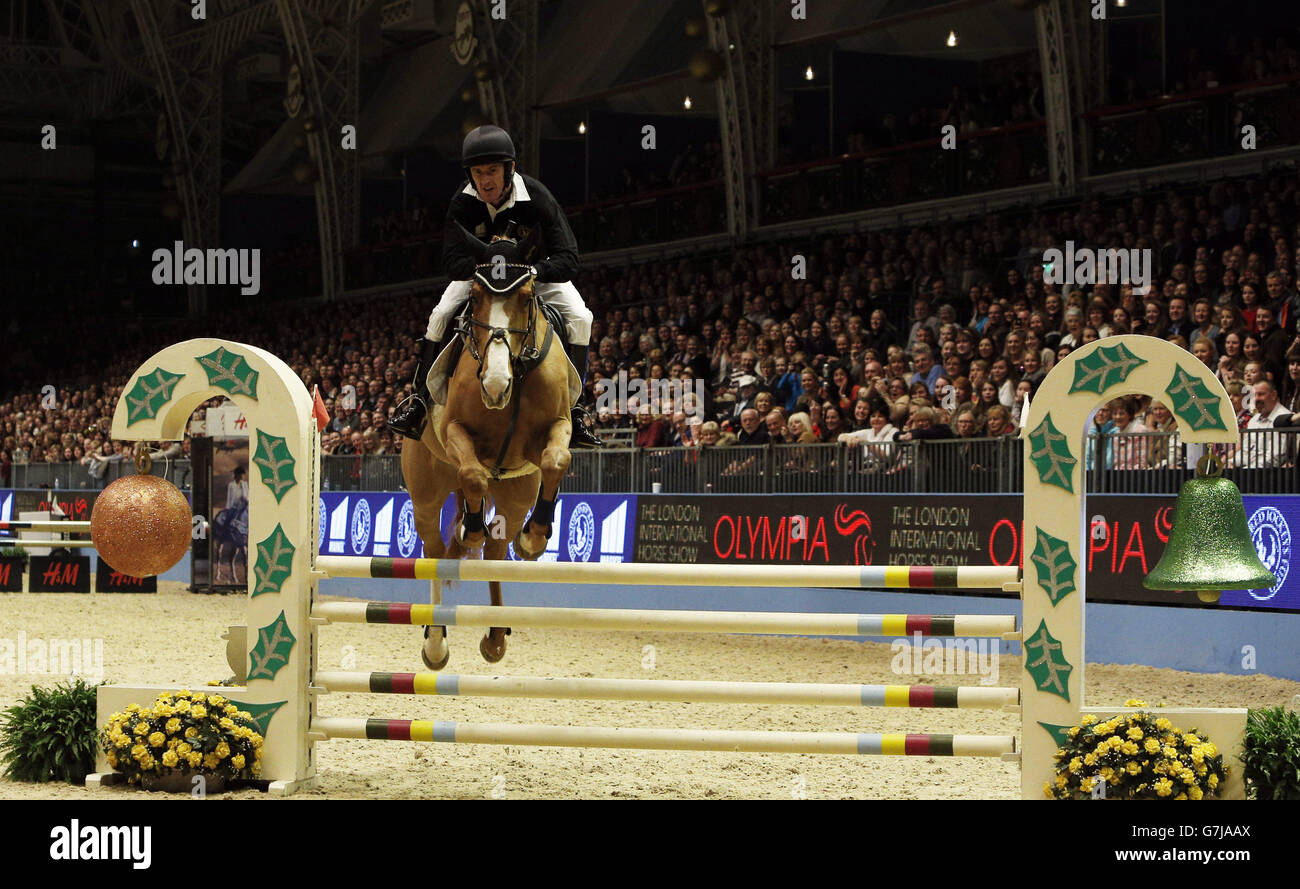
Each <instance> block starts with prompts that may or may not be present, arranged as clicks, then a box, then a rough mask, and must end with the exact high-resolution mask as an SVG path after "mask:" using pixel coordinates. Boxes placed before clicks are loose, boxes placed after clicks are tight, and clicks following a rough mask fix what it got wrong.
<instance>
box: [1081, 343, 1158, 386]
mask: <svg viewBox="0 0 1300 889" xmlns="http://www.w3.org/2000/svg"><path fill="white" fill-rule="evenodd" d="M1144 364H1146V360H1145V359H1143V358H1139V357H1137V356H1136V355H1134V354H1133V353H1132V352H1130V351H1129V350H1128V347H1127V346H1125V345H1124V344H1123V343H1120V344H1119V345H1117V346H1101V347H1100V348H1098V349H1096V350H1094V351H1093V352H1092V353H1091V354H1089V355H1088V357H1086V358H1081V359H1079V360H1078V361H1077V362H1075V365H1074V383H1073V384H1072V385H1071V386H1070V394H1071V395H1073V394H1074V393H1075V392H1096V393H1097V394H1098V395H1100V394H1101V393H1103V392H1105V391H1106V390H1107V389H1109V388H1110V387H1111V386H1114V385H1115V384H1116V383H1122V382H1124V381H1125V380H1126V379H1128V376H1129V374H1131V373H1133V371H1135V370H1137V369H1138V368H1139V367H1141V366H1142V365H1144Z"/></svg>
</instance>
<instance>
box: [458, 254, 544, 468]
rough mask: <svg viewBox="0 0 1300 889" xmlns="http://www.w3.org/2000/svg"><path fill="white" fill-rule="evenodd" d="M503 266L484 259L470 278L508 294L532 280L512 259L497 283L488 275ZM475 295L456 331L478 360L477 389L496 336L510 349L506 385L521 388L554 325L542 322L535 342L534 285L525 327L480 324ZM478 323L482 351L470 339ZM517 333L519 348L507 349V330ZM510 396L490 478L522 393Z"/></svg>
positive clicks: (506, 443)
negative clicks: (542, 334) (510, 274)
mask: <svg viewBox="0 0 1300 889" xmlns="http://www.w3.org/2000/svg"><path fill="white" fill-rule="evenodd" d="M502 267H503V264H501V263H495V264H493V263H484V264H480V265H476V266H475V267H474V278H475V280H477V281H478V282H479V283H480V284H481V285H482V286H483V288H484V289H485V290H486V291H487V292H488V293H491V294H496V295H498V296H500V295H504V294H508V293H511V292H513V291H514V290H517V289H518V288H519V287H520V286H522V284H523V283H524V282H525V281H527V280H532V278H533V275H534V270H533V267H532V266H528V265H518V264H515V263H506V264H504V268H506V269H514V270H516V271H517V272H518V274H516V275H515V277H514V278H513V279H506V280H509V283H507V284H502V283H500V282H501V281H502V280H503V279H501V278H494V277H492V276H491V272H492V271H499V270H500V269H501V268H502ZM474 299H475V296H474V295H473V293H472V292H471V295H470V303H469V309H467V310H466V311H465V312H464V313H463V314H462V315H461V317H460V320H459V322H458V324H457V326H456V332H457V333H458V334H459V335H460V337H461V338H462V339H463V340H464V342H465V348H466V349H468V350H469V354H470V357H472V358H473V359H474V360H475V362H477V363H478V370H477V371H476V374H477V376H478V385H479V389H480V390H482V391H483V394H484V395H486V394H487V389H486V387H484V385H483V361H484V358H485V357H486V356H487V351H488V348H489V347H490V346H491V345H492V343H493V342H495V341H496V340H501V342H503V343H504V344H505V347H506V350H507V351H509V352H510V385H511V387H512V388H518V389H522V388H523V385H524V380H525V379H526V378H527V376H528V374H529V372H531V371H532V369H533V368H535V367H537V366H538V365H539V364H541V363H542V359H544V358H545V357H546V353H547V352H549V351H550V349H551V341H552V340H554V339H555V328H554V327H552V326H551V325H549V324H548V325H547V326H546V339H545V340H543V342H542V345H541V348H538V346H537V316H538V313H539V308H540V304H539V302H538V298H537V291H536V289H534V290H533V293H532V295H531V297H530V298H529V300H528V327H527V328H524V329H522V330H521V329H520V328H517V327H493V326H492V325H491V324H484V323H483V322H482V321H480V320H478V319H477V318H475V317H474V311H473V303H474ZM475 327H481V328H483V329H484V330H486V331H487V332H488V335H487V340H486V341H485V342H484V344H483V350H482V352H480V351H479V348H478V343H477V342H475V339H474V328H475ZM512 333H517V334H520V335H521V336H522V337H523V339H521V340H520V342H519V351H518V352H515V351H513V350H511V349H510V334H512ZM509 397H510V400H511V401H512V402H513V404H512V407H511V409H510V425H509V426H507V427H506V435H505V439H504V440H503V441H502V442H501V450H500V451H499V452H498V453H497V459H496V463H495V465H493V467H492V469H491V470H490V472H491V475H492V478H494V479H497V480H499V479H500V478H501V468H502V464H503V462H504V461H505V458H506V450H507V449H508V448H509V447H510V440H511V439H512V438H514V434H515V424H516V423H517V422H518V420H519V407H520V405H521V404H522V402H523V396H522V395H517V394H516V393H515V392H513V391H512V392H510V396H509Z"/></svg>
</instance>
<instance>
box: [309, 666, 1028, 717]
mask: <svg viewBox="0 0 1300 889" xmlns="http://www.w3.org/2000/svg"><path fill="white" fill-rule="evenodd" d="M314 687H316V688H318V689H319V690H320V691H321V692H326V693H333V692H357V693H362V694H414V695H445V696H461V697H498V698H541V699H547V700H581V701H660V702H674V703H688V704H791V705H798V706H813V707H910V708H929V707H934V708H943V709H957V710H977V709H985V710H997V709H1001V708H1003V707H1012V706H1015V705H1016V704H1017V703H1019V701H1020V691H1019V689H1015V688H995V687H989V686H971V685H967V686H935V685H852V684H848V683H816V682H710V681H702V680H677V679H586V678H583V679H555V678H549V677H529V676H461V675H456V674H452V673H364V672H339V671H321V672H318V673H317V674H316V679H315V682H314Z"/></svg>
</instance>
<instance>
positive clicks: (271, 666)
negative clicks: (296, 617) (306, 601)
mask: <svg viewBox="0 0 1300 889" xmlns="http://www.w3.org/2000/svg"><path fill="white" fill-rule="evenodd" d="M296 641H297V640H296V639H294V637H293V633H290V632H289V624H288V623H287V622H286V621H285V619H284V612H283V611H281V612H280V616H279V617H277V618H276V619H275V620H273V621H271V622H270V623H269V624H267V625H266V626H264V627H262V628H261V629H260V630H258V631H257V644H256V645H254V646H253V650H252V651H250V652H249V653H248V661H249V670H248V679H249V681H250V682H251V681H252V680H254V679H274V678H275V674H276V673H279V672H280V670H281V668H283V667H284V665H285V664H287V663H289V652H290V651H291V650H292V649H293V643H294V642H296Z"/></svg>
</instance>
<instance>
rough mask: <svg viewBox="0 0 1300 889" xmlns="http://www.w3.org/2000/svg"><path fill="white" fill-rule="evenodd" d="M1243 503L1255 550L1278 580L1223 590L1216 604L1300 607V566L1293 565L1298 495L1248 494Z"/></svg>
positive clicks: (1299, 528)
mask: <svg viewBox="0 0 1300 889" xmlns="http://www.w3.org/2000/svg"><path fill="white" fill-rule="evenodd" d="M1242 499H1243V500H1244V501H1245V503H1246V525H1247V527H1249V528H1250V536H1251V539H1252V540H1254V542H1255V552H1257V553H1259V560H1260V561H1261V562H1263V563H1264V567H1265V568H1267V569H1268V570H1269V571H1272V572H1273V576H1274V577H1276V578H1277V583H1275V584H1274V585H1273V586H1272V587H1270V588H1269V589H1266V590H1226V591H1224V593H1223V595H1222V597H1220V599H1219V604H1221V605H1227V606H1229V607H1232V606H1235V607H1238V608H1285V609H1292V610H1300V570H1297V568H1298V567H1300V566H1297V565H1295V563H1294V560H1295V546H1294V541H1293V540H1292V535H1293V533H1295V532H1300V497H1270V496H1255V495H1250V496H1247V497H1243V498H1242Z"/></svg>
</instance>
